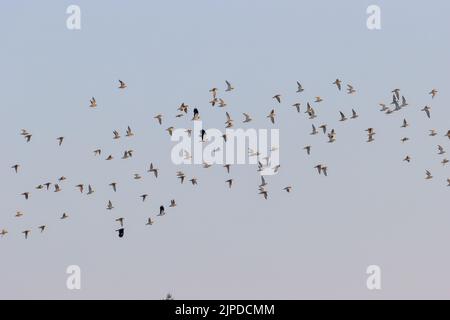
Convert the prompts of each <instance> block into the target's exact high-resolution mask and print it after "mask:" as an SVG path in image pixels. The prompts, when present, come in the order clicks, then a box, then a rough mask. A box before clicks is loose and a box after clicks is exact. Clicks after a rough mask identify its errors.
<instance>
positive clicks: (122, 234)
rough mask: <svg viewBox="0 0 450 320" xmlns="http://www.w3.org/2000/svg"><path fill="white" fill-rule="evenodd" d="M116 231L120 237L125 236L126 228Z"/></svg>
mask: <svg viewBox="0 0 450 320" xmlns="http://www.w3.org/2000/svg"><path fill="white" fill-rule="evenodd" d="M116 232H117V233H118V235H119V238H123V236H124V235H125V229H124V228H120V229H117V230H116Z"/></svg>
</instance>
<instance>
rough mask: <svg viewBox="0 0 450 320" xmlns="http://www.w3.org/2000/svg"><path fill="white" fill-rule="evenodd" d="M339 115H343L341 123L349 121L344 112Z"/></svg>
mask: <svg viewBox="0 0 450 320" xmlns="http://www.w3.org/2000/svg"><path fill="white" fill-rule="evenodd" d="M339 114H340V115H341V119H340V120H339V121H342V122H343V121H347V117H346V116H345V114H344V113H343V112H342V111H339Z"/></svg>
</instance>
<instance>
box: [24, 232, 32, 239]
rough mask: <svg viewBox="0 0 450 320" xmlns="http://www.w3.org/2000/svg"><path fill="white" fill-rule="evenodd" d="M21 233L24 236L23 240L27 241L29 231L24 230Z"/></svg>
mask: <svg viewBox="0 0 450 320" xmlns="http://www.w3.org/2000/svg"><path fill="white" fill-rule="evenodd" d="M22 233H23V234H24V236H25V239H28V235H29V234H30V233H31V230H25V231H22Z"/></svg>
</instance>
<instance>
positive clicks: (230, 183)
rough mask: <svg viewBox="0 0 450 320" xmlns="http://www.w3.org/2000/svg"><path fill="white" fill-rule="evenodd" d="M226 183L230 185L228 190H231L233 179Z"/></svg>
mask: <svg viewBox="0 0 450 320" xmlns="http://www.w3.org/2000/svg"><path fill="white" fill-rule="evenodd" d="M225 183H228V188H230V189H231V186H232V185H233V179H228V180H227V181H225Z"/></svg>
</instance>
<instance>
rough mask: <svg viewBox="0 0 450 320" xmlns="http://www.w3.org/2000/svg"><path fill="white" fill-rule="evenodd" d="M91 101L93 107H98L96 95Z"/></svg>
mask: <svg viewBox="0 0 450 320" xmlns="http://www.w3.org/2000/svg"><path fill="white" fill-rule="evenodd" d="M89 102H90V105H89V107H91V108H96V107H97V101H95V98H94V97H92V98H91V99H90V100H89Z"/></svg>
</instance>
